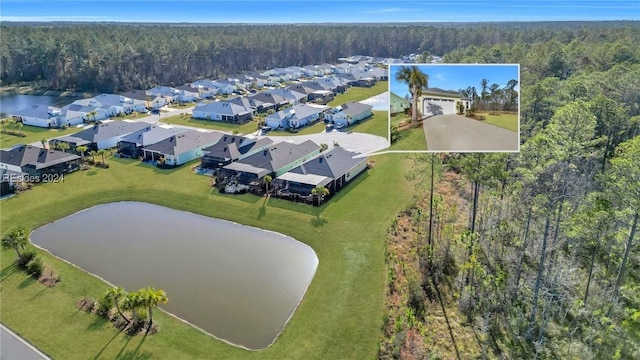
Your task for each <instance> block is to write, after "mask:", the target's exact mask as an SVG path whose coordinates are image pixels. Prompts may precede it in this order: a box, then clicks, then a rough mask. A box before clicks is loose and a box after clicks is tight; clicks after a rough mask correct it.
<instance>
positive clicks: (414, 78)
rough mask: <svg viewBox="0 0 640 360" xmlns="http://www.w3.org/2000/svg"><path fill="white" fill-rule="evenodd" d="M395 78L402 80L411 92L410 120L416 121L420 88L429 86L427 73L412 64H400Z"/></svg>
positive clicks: (420, 93)
mask: <svg viewBox="0 0 640 360" xmlns="http://www.w3.org/2000/svg"><path fill="white" fill-rule="evenodd" d="M396 80H398V81H402V82H404V83H406V84H407V85H408V86H409V92H410V93H411V122H412V123H415V122H417V121H418V97H420V95H422V89H423V88H426V87H429V75H427V74H425V73H423V72H422V71H420V69H419V68H418V67H417V66H415V65H413V66H410V67H406V66H402V67H400V69H399V71H398V72H397V73H396Z"/></svg>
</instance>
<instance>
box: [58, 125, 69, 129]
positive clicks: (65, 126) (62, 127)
mask: <svg viewBox="0 0 640 360" xmlns="http://www.w3.org/2000/svg"><path fill="white" fill-rule="evenodd" d="M68 128H69V127H68V126H67V125H65V124H62V125H60V129H61V130H67V129H68Z"/></svg>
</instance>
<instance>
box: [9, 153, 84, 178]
mask: <svg viewBox="0 0 640 360" xmlns="http://www.w3.org/2000/svg"><path fill="white" fill-rule="evenodd" d="M80 162H81V159H80V156H78V155H75V154H71V153H67V152H63V151H58V150H51V149H43V148H41V147H37V146H33V145H18V146H15V147H13V148H11V149H8V150H0V169H5V170H9V171H13V172H21V173H27V174H28V175H29V178H30V180H33V181H29V182H37V181H39V180H40V181H42V180H44V179H43V176H44V175H47V174H64V173H68V172H72V171H75V170H77V169H78V168H79V167H80V165H81V164H80Z"/></svg>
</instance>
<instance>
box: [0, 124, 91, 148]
mask: <svg viewBox="0 0 640 360" xmlns="http://www.w3.org/2000/svg"><path fill="white" fill-rule="evenodd" d="M7 130H9V131H10V130H11V128H10V127H8V126H7ZM80 130H82V129H81V128H77V127H70V128H67V129H64V130H59V129H48V128H41V127H37V126H30V125H24V126H23V127H22V128H20V130H19V131H20V132H22V133H23V134H24V135H26V136H24V137H21V136H15V135H11V134H5V133H2V132H0V149H4V148H8V147H12V146H14V145H18V144H30V143H34V142H37V143H40V140H42V139H51V138H54V137H58V136H63V135H69V134H73V133H76V132H78V131H80Z"/></svg>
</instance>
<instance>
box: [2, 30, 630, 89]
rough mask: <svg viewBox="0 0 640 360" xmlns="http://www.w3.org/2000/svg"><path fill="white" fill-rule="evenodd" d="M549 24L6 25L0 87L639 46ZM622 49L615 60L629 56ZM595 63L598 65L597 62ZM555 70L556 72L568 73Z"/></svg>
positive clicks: (133, 85)
mask: <svg viewBox="0 0 640 360" xmlns="http://www.w3.org/2000/svg"><path fill="white" fill-rule="evenodd" d="M545 26H546V25H544V23H541V24H538V25H536V24H535V23H533V24H528V25H527V26H526V27H523V26H518V25H517V24H506V25H499V24H480V25H477V26H465V27H460V26H453V25H446V24H444V25H429V26H424V25H392V24H387V25H385V24H376V25H375V26H372V25H290V24H289V25H211V26H200V25H189V24H186V25H184V24H181V25H175V26H167V25H166V24H148V25H141V24H100V23H97V24H73V23H68V24H65V23H62V24H59V23H50V24H20V23H16V24H11V23H9V24H7V23H4V24H3V25H2V26H0V61H1V63H0V64H1V65H2V66H1V69H2V70H1V73H0V82H1V84H2V85H11V84H18V83H33V84H36V85H39V86H42V87H45V88H47V89H50V90H76V91H90V92H94V91H95V92H119V91H126V90H131V89H143V88H150V87H153V86H156V85H174V86H175V85H181V84H184V83H187V82H190V81H193V80H196V79H198V78H217V77H221V76H225V75H230V74H233V73H237V72H247V71H254V70H265V69H269V68H274V67H283V66H290V65H300V66H304V65H308V64H319V63H325V62H336V61H337V59H338V58H339V57H343V56H348V55H356V54H362V55H370V56H380V57H400V56H402V55H406V54H410V53H416V54H419V53H422V52H425V51H429V52H430V53H431V54H448V53H452V54H453V55H450V57H459V56H460V55H461V54H462V55H464V54H466V53H465V52H468V51H470V50H469V49H473V48H474V47H480V46H487V45H488V46H494V45H495V46H498V47H497V48H496V51H493V50H492V51H491V52H490V54H489V55H487V56H488V57H492V58H490V59H489V60H491V62H498V61H501V60H504V59H506V58H507V56H506V53H507V52H508V51H510V50H509V48H510V47H512V46H514V45H517V46H516V49H519V51H521V52H522V53H526V51H527V50H528V47H531V46H538V45H535V44H544V43H547V42H549V41H555V42H563V43H566V42H568V41H573V40H575V41H578V42H584V41H588V42H600V43H606V40H607V39H622V38H627V39H628V40H629V41H628V42H626V44H633V43H638V40H640V39H638V36H637V33H634V32H633V31H632V29H633V23H631V24H627V23H620V24H618V23H615V22H614V23H602V24H601V25H600V28H599V30H598V32H597V33H595V32H593V31H588V30H587V29H588V28H589V26H593V25H592V24H589V23H575V24H574V25H573V26H572V27H571V28H570V29H566V28H564V29H562V28H558V27H549V26H547V27H545ZM633 40H635V41H633ZM627 47H628V48H629V49H627V50H628V51H627V52H631V55H630V56H634V57H636V58H637V54H635V53H634V52H633V50H634V49H633V47H630V46H629V45H627ZM463 49H464V50H463ZM455 50H457V51H458V52H456V51H455ZM461 51H464V52H462V53H460V52H461ZM514 51H515V50H514ZM621 51H622V52H621V53H620V54H618V55H617V56H626V55H625V53H624V51H623V50H621ZM503 54H504V55H503ZM627 55H629V54H627ZM512 58H513V59H514V60H516V61H517V58H514V57H512ZM474 59H477V58H475V57H474ZM483 60H486V59H484V58H483ZM560 60H561V59H560ZM594 61H600V60H597V59H596V58H595V57H594ZM558 66H559V69H556V70H557V71H561V69H560V68H562V67H561V66H560V65H558ZM554 69H555V68H554ZM556 70H554V71H556Z"/></svg>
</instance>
